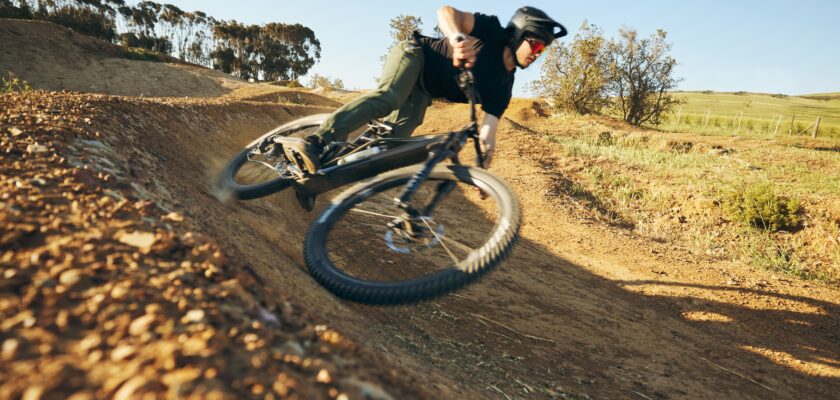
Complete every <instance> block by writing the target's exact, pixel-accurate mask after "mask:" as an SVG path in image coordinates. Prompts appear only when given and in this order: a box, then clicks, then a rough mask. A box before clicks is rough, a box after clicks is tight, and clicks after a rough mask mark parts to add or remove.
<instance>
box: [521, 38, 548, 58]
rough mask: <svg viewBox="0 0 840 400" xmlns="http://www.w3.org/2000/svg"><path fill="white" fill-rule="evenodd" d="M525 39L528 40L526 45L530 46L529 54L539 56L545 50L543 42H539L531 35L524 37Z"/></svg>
mask: <svg viewBox="0 0 840 400" xmlns="http://www.w3.org/2000/svg"><path fill="white" fill-rule="evenodd" d="M525 41H526V42H528V46H530V47H531V54H534V55H536V56H539V55H541V54H542V53H544V52H545V43H543V42H541V41H540V40H538V39H535V38H531V37H526V38H525Z"/></svg>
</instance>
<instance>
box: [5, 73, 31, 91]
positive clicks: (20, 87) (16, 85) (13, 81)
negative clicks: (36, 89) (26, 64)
mask: <svg viewBox="0 0 840 400" xmlns="http://www.w3.org/2000/svg"><path fill="white" fill-rule="evenodd" d="M30 90H32V87H31V86H29V82H27V81H25V80H22V79H18V78H17V77H16V76H15V74H13V73H11V72H9V79H6V78H5V77H3V84H2V86H0V94H6V93H12V92H28V91H30Z"/></svg>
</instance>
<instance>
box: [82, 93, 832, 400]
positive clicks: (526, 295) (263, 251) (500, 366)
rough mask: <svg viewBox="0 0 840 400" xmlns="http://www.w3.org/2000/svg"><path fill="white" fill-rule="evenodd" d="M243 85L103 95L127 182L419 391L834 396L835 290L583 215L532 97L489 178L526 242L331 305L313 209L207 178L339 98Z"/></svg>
mask: <svg viewBox="0 0 840 400" xmlns="http://www.w3.org/2000/svg"><path fill="white" fill-rule="evenodd" d="M242 90H243V91H245V92H236V93H234V94H230V93H231V92H227V93H229V95H228V96H227V97H224V98H223V99H208V100H192V99H137V98H107V97H106V98H103V99H102V100H101V101H97V102H95V103H94V108H95V109H96V110H97V116H96V117H94V118H93V120H94V121H93V124H94V126H95V127H96V129H98V130H100V131H101V132H102V142H103V143H105V144H106V145H108V146H109V148H110V149H112V156H113V159H112V162H113V163H114V165H115V167H114V170H115V173H116V176H117V177H118V178H120V179H125V180H127V181H129V182H132V183H133V184H134V186H135V189H136V190H137V191H138V192H139V193H142V194H144V195H146V196H149V197H150V198H152V199H154V200H156V201H157V202H158V203H159V204H161V205H162V206H163V207H165V208H166V209H168V210H172V211H178V212H180V213H182V214H183V215H184V216H185V217H186V218H187V219H188V220H190V221H191V223H193V224H194V225H195V226H196V227H197V229H199V230H200V231H201V232H203V233H206V234H208V235H210V236H212V237H215V238H217V239H218V241H219V242H220V245H221V246H222V248H223V249H224V250H225V251H226V252H227V253H228V254H229V256H230V257H233V258H237V259H239V260H241V261H242V262H244V263H246V264H247V265H249V266H250V267H251V268H252V269H253V270H254V271H255V272H256V274H257V276H258V282H257V283H258V284H259V285H261V286H264V287H267V288H270V289H271V290H272V291H279V292H282V293H285V294H286V295H287V296H288V297H289V298H291V299H294V301H296V302H297V304H300V305H301V306H302V307H303V308H305V309H307V310H309V312H311V313H312V315H314V316H315V318H317V319H320V320H323V321H329V326H330V327H331V328H334V329H337V330H339V331H341V332H343V333H344V334H345V335H347V337H348V338H349V339H351V340H353V341H355V342H356V343H361V344H363V345H364V346H365V347H366V348H368V349H370V350H371V351H373V352H376V353H378V354H379V355H380V356H381V357H383V358H384V359H385V360H386V361H387V362H388V363H389V364H390V365H391V366H393V368H394V371H396V372H395V373H399V374H409V375H410V376H411V377H410V379H411V381H413V382H414V383H415V384H417V385H420V386H423V388H424V390H425V391H426V393H424V395H427V396H430V397H433V398H482V399H483V398H642V399H644V398H655V399H666V398H756V399H764V398H792V399H793V398H802V397H807V398H831V397H834V396H836V392H837V391H838V390H840V337H838V334H837V332H838V328H840V326H838V325H839V324H838V321H840V319H838V313H840V306H839V305H838V300H837V299H838V298H840V297H838V296H837V294H838V292H837V290H836V289H833V288H827V287H823V286H820V285H818V284H814V283H803V282H799V281H794V280H791V279H785V278H778V277H776V276H773V275H772V274H770V273H768V272H764V271H754V270H749V269H746V268H744V267H740V266H737V265H730V264H725V263H721V262H719V261H713V260H711V259H705V258H702V257H697V256H694V255H691V254H689V253H688V252H687V251H685V250H683V249H680V248H675V247H673V246H671V245H668V244H662V243H655V242H651V241H647V240H644V239H641V238H638V237H634V236H633V235H632V234H631V233H630V232H629V231H625V230H622V229H619V228H615V227H609V226H605V225H600V224H597V223H595V222H592V221H589V220H586V219H584V218H579V217H577V216H576V214H575V212H574V208H571V207H569V206H568V203H567V202H566V201H565V200H564V199H563V198H562V197H556V196H555V195H554V194H553V193H554V192H553V191H552V188H553V185H554V182H555V181H556V179H557V178H558V176H557V172H555V170H553V169H552V163H554V162H556V161H557V159H556V156H555V155H554V154H556V153H554V152H553V151H552V148H551V146H552V145H551V144H549V143H547V142H546V141H544V140H542V139H541V138H540V135H539V134H540V131H539V130H540V129H550V127H551V124H550V123H548V122H547V121H544V120H539V119H538V118H539V117H537V116H534V115H530V114H529V106H530V103H529V102H527V101H521V102H517V103H515V104H514V106H513V108H512V109H511V110H509V112H508V113H507V115H508V116H510V118H512V119H511V120H505V122H503V123H502V127H501V131H500V146H499V150H498V153H497V160H496V162H495V164H494V166H493V168H492V169H491V170H492V171H493V172H494V173H496V174H498V175H499V176H500V177H502V178H503V179H505V180H506V181H507V182H508V183H509V184H510V185H511V186H512V187H513V188H514V190H515V191H516V192H517V194H518V195H519V197H520V199H521V201H522V206H523V210H524V217H525V223H524V227H523V236H522V240H521V241H520V242H519V244H518V245H517V247H516V249H515V251H514V252H513V255H512V256H511V258H510V259H509V260H507V261H506V262H505V263H504V264H503V265H502V266H501V267H500V268H499V269H498V270H497V271H494V272H493V273H491V274H489V275H488V276H487V277H486V278H484V279H483V280H481V281H479V282H478V283H476V284H474V285H471V286H470V287H468V288H466V289H465V290H462V291H460V292H458V293H456V294H453V295H449V296H445V297H443V298H440V299H437V300H434V301H430V302H426V303H422V304H418V305H411V306H399V307H370V306H363V305H358V304H353V303H348V302H343V301H339V300H337V299H336V298H335V297H333V296H332V295H330V294H329V293H328V292H326V291H325V290H324V289H322V288H320V287H319V286H318V285H317V284H316V283H315V282H314V281H313V280H312V279H311V278H310V277H309V276H308V275H307V274H306V272H305V268H304V266H303V262H302V257H301V245H302V237H303V233H304V232H305V229H306V226H307V225H308V223H309V222H310V221H311V220H312V219H313V218H314V216H315V215H317V211H318V209H316V211H315V212H313V213H311V214H308V213H306V212H304V211H301V210H300V209H299V207H298V206H297V205H296V202H295V201H294V199H293V198H292V196H291V195H290V194H289V193H281V194H278V195H276V196H273V197H271V198H267V199H260V200H256V201H251V202H235V203H232V204H222V203H220V202H219V201H218V200H217V199H216V198H215V197H214V193H213V189H212V185H211V183H210V182H211V181H212V179H211V177H212V176H213V174H214V173H215V171H217V170H218V168H219V167H220V166H221V164H222V163H223V162H224V161H225V160H226V159H227V158H229V157H230V156H232V155H233V154H234V153H235V152H236V151H237V150H238V149H239V148H240V147H241V146H242V145H244V144H245V143H247V142H249V141H250V140H251V139H252V138H254V137H256V136H257V135H259V134H260V133H262V132H264V131H266V130H268V129H270V128H272V127H274V126H276V125H277V124H280V123H282V122H285V121H287V120H290V119H292V118H296V117H299V116H302V115H307V114H311V113H315V112H323V111H326V110H329V105H330V104H331V103H329V102H328V101H327V100H319V101H321V102H320V103H319V104H320V105H307V104H305V103H310V104H311V103H312V102H313V101H315V98H314V97H312V98H309V97H306V98H304V97H299V98H300V99H302V100H300V101H299V103H301V104H294V103H296V101H292V100H290V99H292V98H294V97H288V96H286V97H284V98H283V99H281V100H282V102H281V103H277V99H274V98H272V97H271V96H269V97H256V98H255V97H253V96H263V95H264V93H251V92H247V91H248V90H251V89H248V88H244V89H242ZM261 90H263V89H262V88H260V89H259V90H257V92H259V91H261ZM246 92H247V93H248V94H242V93H246ZM301 96H303V95H301ZM307 96H312V95H311V94H307ZM255 100H259V101H255ZM325 106H326V108H325ZM465 119H466V113H465V109H464V108H463V107H462V106H459V105H435V106H434V107H433V108H432V109H431V110H430V111H429V113H428V114H427V122H426V124H424V125H423V126H422V127H421V128H420V130H419V131H420V132H435V131H440V130H443V129H452V128H457V127H461V126H462V125H463V123H464V121H465ZM533 127H539V129H536V130H535V128H533ZM329 197H330V196H323V198H321V199H319V206H318V207H319V208H320V207H323V205H324V202H325V201H327V200H328V198H329ZM386 389H387V388H386Z"/></svg>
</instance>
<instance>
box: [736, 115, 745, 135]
mask: <svg viewBox="0 0 840 400" xmlns="http://www.w3.org/2000/svg"><path fill="white" fill-rule="evenodd" d="M742 118H744V112H743V111H741V115H740V116H739V117H738V129H736V130H735V133H738V132H740V131H741V119H742Z"/></svg>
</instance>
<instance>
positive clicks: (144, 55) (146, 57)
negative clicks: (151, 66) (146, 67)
mask: <svg viewBox="0 0 840 400" xmlns="http://www.w3.org/2000/svg"><path fill="white" fill-rule="evenodd" d="M125 57H126V58H128V59H129V60H137V61H163V59H162V58H161V57H160V55H159V54H157V53H155V52H154V51H152V50H146V49H144V48H141V47H129V48H127V49H126V53H125Z"/></svg>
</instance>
